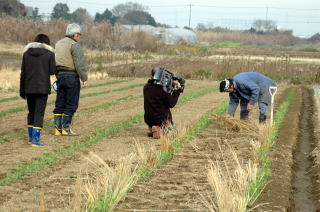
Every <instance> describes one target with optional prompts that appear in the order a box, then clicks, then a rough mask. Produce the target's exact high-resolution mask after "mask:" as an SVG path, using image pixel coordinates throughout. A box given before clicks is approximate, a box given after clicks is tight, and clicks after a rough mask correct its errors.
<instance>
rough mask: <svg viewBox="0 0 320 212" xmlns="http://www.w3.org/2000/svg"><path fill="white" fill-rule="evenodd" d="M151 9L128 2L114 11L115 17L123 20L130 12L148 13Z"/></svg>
mask: <svg viewBox="0 0 320 212" xmlns="http://www.w3.org/2000/svg"><path fill="white" fill-rule="evenodd" d="M148 10H149V7H148V6H144V5H142V4H138V3H133V2H127V3H124V4H118V5H116V6H115V7H114V8H113V9H112V13H113V15H114V16H117V17H120V18H122V17H123V16H125V15H126V14H127V13H129V12H133V11H148Z"/></svg>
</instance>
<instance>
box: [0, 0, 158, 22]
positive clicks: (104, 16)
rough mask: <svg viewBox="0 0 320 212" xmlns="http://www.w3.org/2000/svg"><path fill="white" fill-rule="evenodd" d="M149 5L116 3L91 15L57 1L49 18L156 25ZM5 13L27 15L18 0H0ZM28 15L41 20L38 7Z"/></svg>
mask: <svg viewBox="0 0 320 212" xmlns="http://www.w3.org/2000/svg"><path fill="white" fill-rule="evenodd" d="M148 10H149V7H148V6H145V5H142V4H139V3H133V2H127V3H123V4H118V5H116V6H114V7H113V9H112V10H109V9H108V8H106V9H105V11H104V12H103V13H96V14H95V16H94V17H92V16H91V15H90V14H89V12H88V11H87V10H86V9H85V8H78V9H76V10H75V11H73V12H70V9H69V7H68V5H67V4H64V3H57V4H56V5H55V6H54V7H53V10H52V13H51V17H50V18H51V20H55V19H64V20H68V21H73V22H77V23H80V24H83V23H85V22H86V21H94V22H98V23H101V22H108V23H110V24H112V25H114V24H115V23H120V24H129V25H138V24H141V25H152V26H157V22H156V21H155V19H154V17H152V15H151V14H150V13H149V12H148ZM3 13H4V14H6V15H10V16H15V17H25V16H27V8H26V7H25V5H24V4H22V3H21V2H20V1H18V0H1V1H0V14H3ZM29 17H31V18H33V19H37V20H41V19H42V16H41V15H40V14H39V8H37V7H36V8H33V9H32V12H31V15H29Z"/></svg>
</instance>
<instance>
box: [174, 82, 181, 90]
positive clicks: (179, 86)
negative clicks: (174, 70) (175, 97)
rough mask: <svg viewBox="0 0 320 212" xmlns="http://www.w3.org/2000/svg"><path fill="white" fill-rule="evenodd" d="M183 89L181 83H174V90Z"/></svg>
mask: <svg viewBox="0 0 320 212" xmlns="http://www.w3.org/2000/svg"><path fill="white" fill-rule="evenodd" d="M179 89H181V85H180V83H179V82H174V90H179Z"/></svg>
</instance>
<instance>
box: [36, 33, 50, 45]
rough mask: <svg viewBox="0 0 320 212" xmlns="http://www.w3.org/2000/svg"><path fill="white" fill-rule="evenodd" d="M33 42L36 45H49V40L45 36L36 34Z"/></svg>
mask: <svg viewBox="0 0 320 212" xmlns="http://www.w3.org/2000/svg"><path fill="white" fill-rule="evenodd" d="M34 42H38V43H45V44H47V45H50V39H49V37H48V36H47V35H45V34H38V35H37V36H36V37H35V39H34Z"/></svg>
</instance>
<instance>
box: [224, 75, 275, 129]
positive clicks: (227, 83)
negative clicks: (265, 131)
mask: <svg viewBox="0 0 320 212" xmlns="http://www.w3.org/2000/svg"><path fill="white" fill-rule="evenodd" d="M271 86H272V87H273V86H276V83H275V82H274V81H273V80H272V79H270V78H268V77H266V76H264V75H262V74H259V73H256V72H243V73H240V74H237V75H235V76H234V77H233V78H231V79H225V80H223V81H221V82H220V92H228V93H229V98H230V100H229V109H228V114H229V115H231V116H234V113H235V111H236V109H237V107H238V105H239V102H240V108H241V110H240V119H242V120H246V119H248V116H249V112H250V111H251V110H252V109H253V108H254V105H255V103H257V102H258V103H259V109H260V116H259V122H260V123H265V121H266V118H267V113H268V104H270V102H271V95H270V93H269V87H271Z"/></svg>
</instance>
